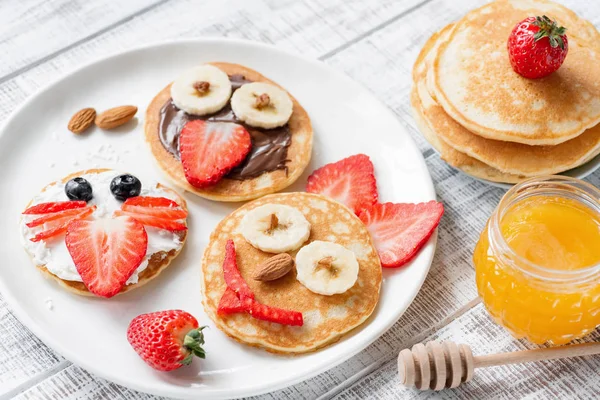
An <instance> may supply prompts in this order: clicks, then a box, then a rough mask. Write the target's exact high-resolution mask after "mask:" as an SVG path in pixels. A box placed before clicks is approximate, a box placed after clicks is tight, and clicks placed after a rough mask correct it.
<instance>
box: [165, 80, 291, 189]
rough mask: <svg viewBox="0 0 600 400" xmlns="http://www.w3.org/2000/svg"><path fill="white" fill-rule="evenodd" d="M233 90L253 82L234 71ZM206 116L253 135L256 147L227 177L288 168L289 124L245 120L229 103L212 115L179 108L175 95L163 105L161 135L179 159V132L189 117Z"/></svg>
mask: <svg viewBox="0 0 600 400" xmlns="http://www.w3.org/2000/svg"><path fill="white" fill-rule="evenodd" d="M229 80H230V81H231V86H232V90H234V91H235V90H236V89H238V88H239V87H240V86H242V85H243V84H245V83H250V82H251V81H248V80H246V79H245V78H244V76H242V75H230V76H229ZM196 119H202V120H205V121H214V122H230V123H235V124H240V125H242V126H244V128H246V130H247V131H248V133H249V134H250V137H251V138H252V149H251V150H250V153H249V154H248V156H247V157H246V159H245V160H244V161H243V162H242V163H241V164H240V165H238V166H237V167H235V168H234V169H232V170H231V171H230V172H229V173H228V174H227V175H225V177H226V178H230V179H237V180H244V179H251V178H256V177H257V176H260V175H262V174H263V173H265V172H271V171H275V170H278V169H284V170H286V172H287V166H286V162H287V161H289V160H288V159H287V149H288V147H290V145H291V144H292V135H291V132H290V128H289V126H288V125H287V124H286V125H284V126H282V127H281V128H274V129H262V128H255V127H252V126H248V125H246V124H244V123H243V122H242V121H240V120H238V119H237V118H236V116H235V115H234V114H233V111H232V110H231V105H230V104H229V103H227V105H226V106H225V107H223V108H222V109H221V110H219V111H217V112H216V113H214V114H210V115H203V116H198V115H192V114H188V113H186V112H185V111H183V110H180V109H179V108H177V106H176V105H175V104H174V103H173V99H169V101H167V102H166V103H165V105H164V106H163V107H162V108H161V109H160V123H159V125H158V136H159V138H160V141H161V143H162V145H163V147H164V148H165V149H166V150H167V151H168V152H169V153H171V154H173V155H174V156H175V157H176V158H177V159H179V133H180V132H181V129H182V128H183V126H184V125H185V124H186V123H187V122H188V121H193V120H196Z"/></svg>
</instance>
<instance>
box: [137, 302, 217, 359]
mask: <svg viewBox="0 0 600 400" xmlns="http://www.w3.org/2000/svg"><path fill="white" fill-rule="evenodd" d="M204 328H205V327H204V326H203V327H201V328H198V321H196V318H194V317H193V316H192V315H191V314H189V313H187V312H185V311H181V310H168V311H158V312H153V313H149V314H142V315H138V316H137V317H135V318H134V319H133V320H132V321H131V323H130V324H129V328H128V329H127V340H128V341H129V343H130V344H131V346H132V347H133V349H134V350H135V351H136V352H137V353H138V354H139V355H140V357H142V359H143V360H144V361H145V362H146V363H147V364H148V365H150V366H151V367H152V368H155V369H157V370H159V371H172V370H174V369H177V368H179V367H181V366H183V365H188V364H190V363H191V362H192V359H193V358H194V356H197V357H200V358H204V357H205V356H206V354H205V353H204V349H203V348H202V345H203V344H204V335H203V334H202V329H204Z"/></svg>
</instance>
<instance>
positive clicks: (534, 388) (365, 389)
mask: <svg viewBox="0 0 600 400" xmlns="http://www.w3.org/2000/svg"><path fill="white" fill-rule="evenodd" d="M429 340H439V341H446V340H451V341H454V342H456V343H465V344H468V345H470V346H471V348H472V350H473V353H474V354H475V355H483V354H494V353H500V352H509V351H517V350H525V349H530V348H535V346H533V345H531V344H529V343H527V342H526V341H524V340H515V339H514V338H513V337H512V336H510V335H509V333H508V332H507V331H506V330H505V329H504V328H502V327H501V326H499V325H496V324H495V323H494V322H493V321H492V320H491V318H490V317H489V315H488V313H487V311H486V310H485V308H484V307H483V305H481V304H480V305H478V306H477V307H475V308H473V309H472V310H471V311H470V312H468V313H466V314H464V315H463V316H462V317H460V318H458V319H456V320H455V321H454V322H452V323H450V324H449V325H447V326H446V327H444V328H442V329H441V330H440V331H439V332H437V333H436V334H434V335H431V336H430V337H428V338H427V339H426V340H425V341H429ZM598 340H600V333H599V332H598V331H595V332H594V333H592V334H591V335H589V336H588V337H586V338H585V340H583V341H585V342H591V341H598ZM583 341H582V342H583ZM413 344H414V343H413V342H410V341H406V342H404V343H402V345H401V346H399V347H398V351H399V350H401V349H402V348H409V347H411V346H412V345H413ZM598 369H600V357H594V356H591V357H580V358H571V359H563V360H553V361H544V362H538V363H528V364H519V365H507V366H502V367H490V368H485V369H478V370H476V371H475V377H474V379H473V380H472V381H471V382H469V383H466V384H463V385H462V386H460V387H459V388H457V389H449V390H444V391H441V392H431V391H423V392H422V391H417V390H414V389H407V388H405V387H403V386H401V385H400V382H399V380H398V377H397V373H398V367H397V363H396V360H395V359H393V360H391V361H390V362H388V363H387V364H385V365H384V366H383V367H382V368H381V369H380V370H378V371H377V372H375V373H373V374H371V375H369V376H368V377H366V378H365V379H363V380H362V381H360V382H359V383H358V384H356V385H354V386H353V387H351V388H349V389H347V390H346V391H344V392H342V393H340V394H339V395H338V396H336V397H335V399H336V400H348V399H359V398H360V399H388V398H402V399H431V398H439V399H484V398H485V399H505V400H510V399H515V398H528V399H557V398H561V399H576V398H577V399H593V398H597V397H598V393H600V379H598Z"/></svg>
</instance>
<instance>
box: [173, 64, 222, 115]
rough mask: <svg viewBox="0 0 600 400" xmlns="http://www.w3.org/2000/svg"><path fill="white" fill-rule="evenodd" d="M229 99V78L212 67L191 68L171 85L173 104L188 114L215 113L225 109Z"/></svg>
mask: <svg viewBox="0 0 600 400" xmlns="http://www.w3.org/2000/svg"><path fill="white" fill-rule="evenodd" d="M230 97H231V82H230V81H229V77H228V76H227V74H226V73H225V72H223V71H221V70H220V69H219V68H217V67H213V66H212V65H201V66H199V67H195V68H192V69H190V70H188V71H186V72H184V73H183V74H182V75H180V76H179V78H177V79H176V80H175V82H173V84H172V85H171V98H172V99H173V103H175V105H176V106H177V107H178V108H180V109H182V110H183V111H185V112H186V113H188V114H194V115H207V114H212V113H216V112H217V111H219V110H220V109H221V108H223V107H225V105H226V104H227V102H228V101H229V98H230Z"/></svg>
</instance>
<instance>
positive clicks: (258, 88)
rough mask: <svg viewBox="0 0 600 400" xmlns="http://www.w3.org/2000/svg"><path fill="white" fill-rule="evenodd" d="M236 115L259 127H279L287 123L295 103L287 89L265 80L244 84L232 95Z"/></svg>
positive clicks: (232, 104)
mask: <svg viewBox="0 0 600 400" xmlns="http://www.w3.org/2000/svg"><path fill="white" fill-rule="evenodd" d="M231 108H232V110H233V112H234V113H235V116H236V117H237V118H238V119H239V120H241V121H244V122H245V123H246V124H248V125H250V126H254V127H258V128H265V129H271V128H277V127H280V126H283V125H285V124H287V122H288V121H289V119H290V117H291V116H292V112H293V108H294V104H293V103H292V99H290V96H289V95H288V94H287V92H286V91H285V90H282V89H280V88H278V87H277V86H275V85H271V84H269V83H263V82H252V83H247V84H245V85H242V87H240V88H239V89H238V90H236V91H235V92H234V93H233V96H231Z"/></svg>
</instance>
